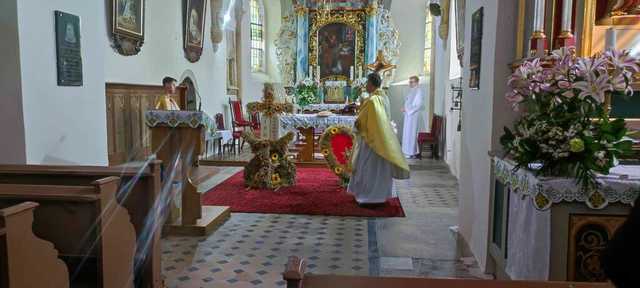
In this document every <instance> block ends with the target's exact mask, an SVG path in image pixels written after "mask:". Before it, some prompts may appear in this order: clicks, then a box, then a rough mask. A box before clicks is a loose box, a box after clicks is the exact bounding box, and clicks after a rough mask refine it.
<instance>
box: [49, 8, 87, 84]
mask: <svg viewBox="0 0 640 288" xmlns="http://www.w3.org/2000/svg"><path fill="white" fill-rule="evenodd" d="M55 19H56V26H55V27H56V56H57V57H56V58H57V59H56V60H57V68H58V86H82V55H81V47H80V17H78V16H76V15H72V14H68V13H65V12H61V11H55Z"/></svg>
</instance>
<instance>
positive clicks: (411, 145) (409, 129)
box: [402, 76, 424, 158]
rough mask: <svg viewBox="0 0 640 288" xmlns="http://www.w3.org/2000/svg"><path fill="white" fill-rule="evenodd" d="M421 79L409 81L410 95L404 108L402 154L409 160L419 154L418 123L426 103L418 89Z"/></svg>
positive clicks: (416, 78)
mask: <svg viewBox="0 0 640 288" xmlns="http://www.w3.org/2000/svg"><path fill="white" fill-rule="evenodd" d="M419 81H420V79H419V78H418V77H417V76H412V77H411V78H410V79H409V87H410V90H409V94H407V96H406V97H405V101H404V108H403V109H402V112H404V127H403V129H402V153H403V154H404V156H405V157H407V158H413V157H415V156H416V155H417V154H418V153H419V152H418V141H417V139H418V121H419V120H420V113H419V112H420V111H421V109H422V104H423V102H424V100H423V99H424V94H423V93H422V90H421V89H420V87H418V85H419V83H420V82H419Z"/></svg>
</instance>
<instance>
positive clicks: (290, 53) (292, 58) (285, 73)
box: [274, 14, 298, 87]
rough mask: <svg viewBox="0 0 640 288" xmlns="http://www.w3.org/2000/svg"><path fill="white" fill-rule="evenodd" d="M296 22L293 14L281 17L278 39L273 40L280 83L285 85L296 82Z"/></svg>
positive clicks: (291, 84) (290, 85)
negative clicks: (280, 78) (280, 77)
mask: <svg viewBox="0 0 640 288" xmlns="http://www.w3.org/2000/svg"><path fill="white" fill-rule="evenodd" d="M296 24H297V23H296V18H295V17H294V16H293V15H291V14H290V15H287V16H284V17H282V25H280V31H278V39H276V40H275V42H274V45H275V47H276V56H277V57H278V68H279V69H280V73H281V74H282V83H284V85H285V86H287V87H293V86H294V85H295V82H296V76H295V68H296V61H297V59H296V52H297V51H296V45H297V36H298V35H297V26H296Z"/></svg>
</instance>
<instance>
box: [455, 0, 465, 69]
mask: <svg viewBox="0 0 640 288" xmlns="http://www.w3.org/2000/svg"><path fill="white" fill-rule="evenodd" d="M455 5H456V8H455V9H456V20H455V21H456V31H455V33H456V50H457V53H458V61H460V66H462V65H463V63H464V62H463V61H462V59H464V11H465V7H466V3H465V0H455Z"/></svg>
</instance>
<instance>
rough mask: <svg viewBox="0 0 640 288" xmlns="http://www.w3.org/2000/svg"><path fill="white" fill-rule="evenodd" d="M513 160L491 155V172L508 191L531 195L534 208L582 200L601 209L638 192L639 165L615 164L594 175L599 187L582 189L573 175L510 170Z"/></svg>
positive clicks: (632, 198) (628, 199)
mask: <svg viewBox="0 0 640 288" xmlns="http://www.w3.org/2000/svg"><path fill="white" fill-rule="evenodd" d="M514 168H515V164H514V163H512V162H511V161H507V160H504V159H501V158H497V157H495V158H494V169H495V175H496V178H497V179H498V180H500V181H501V182H503V183H504V184H505V185H506V186H507V187H509V188H511V191H512V192H514V193H517V194H522V197H525V198H529V199H531V202H532V204H533V206H534V207H535V208H536V209H538V210H547V209H549V208H550V207H551V206H552V205H553V204H557V203H560V202H583V203H585V204H586V205H587V206H588V207H589V208H591V209H604V208H606V207H607V206H608V205H609V204H610V203H617V202H619V203H623V204H628V205H633V202H634V201H635V199H636V198H637V197H638V195H640V166H630V165H627V166H622V165H621V166H616V167H614V168H613V169H611V171H610V175H599V176H597V179H596V180H597V182H598V184H599V188H598V189H596V190H594V191H584V190H582V189H581V187H580V186H579V185H577V184H576V182H575V180H574V179H570V178H559V177H537V176H536V175H535V174H534V173H533V172H532V171H530V170H526V169H520V170H518V171H515V170H514Z"/></svg>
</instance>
